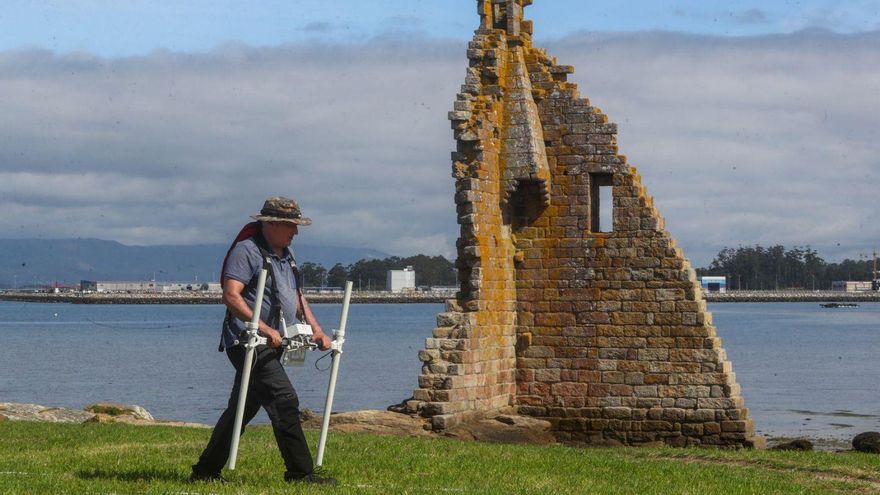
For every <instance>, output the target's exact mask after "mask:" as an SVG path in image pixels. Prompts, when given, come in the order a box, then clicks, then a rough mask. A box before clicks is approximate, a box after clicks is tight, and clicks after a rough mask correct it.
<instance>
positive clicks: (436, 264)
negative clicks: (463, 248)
mask: <svg viewBox="0 0 880 495" xmlns="http://www.w3.org/2000/svg"><path fill="white" fill-rule="evenodd" d="M408 266H411V267H413V270H415V272H416V286H417V287H423V286H450V285H456V284H457V280H456V272H455V265H454V264H453V263H452V262H451V261H449V260H447V259H446V258H444V257H443V256H426V255H423V254H419V255H416V256H410V257H408V258H401V257H398V256H392V257H390V258H384V259H370V260H366V259H363V260H360V261H357V262H355V263H352V264H350V265H343V264H342V263H336V264H335V265H333V266H332V267H330V269H327V268H325V267H324V266H323V265H321V264H320V263H312V262H305V263H303V264H302V265H300V266H299V269H300V271H301V272H302V276H303V285H304V286H306V287H342V286H343V285H345V281H346V280H351V281H352V282H353V284H354V287H355V289H358V290H384V289H385V281H386V278H387V273H388V270H402V269H404V268H406V267H408Z"/></svg>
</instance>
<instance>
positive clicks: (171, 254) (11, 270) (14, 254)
mask: <svg viewBox="0 0 880 495" xmlns="http://www.w3.org/2000/svg"><path fill="white" fill-rule="evenodd" d="M295 247H296V257H297V261H298V262H299V263H300V264H302V263H304V262H307V261H311V262H313V263H320V264H321V265H323V266H324V267H326V268H328V269H329V268H330V267H332V266H333V265H334V264H336V263H342V264H343V265H348V264H351V263H354V262H356V261H358V260H361V259H376V258H386V257H388V256H390V255H389V254H386V253H383V252H380V251H376V250H373V249H366V248H345V247H330V246H309V245H305V244H295ZM228 248H229V246H228V245H227V244H202V245H196V246H126V245H124V244H120V243H118V242H116V241H104V240H100V239H0V287H12V286H13V285H17V286H18V287H25V286H27V287H29V286H32V285H33V284H34V283H35V281H36V283H37V284H40V285H46V284H51V283H54V282H55V281H58V282H59V283H67V284H79V281H80V280H148V279H151V278H153V277H154V276H155V278H156V280H159V281H190V280H194V279H198V280H201V281H216V280H217V277H218V276H219V274H218V272H219V271H220V264H221V262H222V260H223V256H224V255H225V254H226V250H227V249H228Z"/></svg>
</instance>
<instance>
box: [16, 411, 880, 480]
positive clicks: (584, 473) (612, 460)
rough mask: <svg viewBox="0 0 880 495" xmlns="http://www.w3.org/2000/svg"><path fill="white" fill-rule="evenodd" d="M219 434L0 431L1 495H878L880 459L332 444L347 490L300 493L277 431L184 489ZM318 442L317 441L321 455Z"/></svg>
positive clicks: (349, 438) (252, 438) (343, 438)
mask: <svg viewBox="0 0 880 495" xmlns="http://www.w3.org/2000/svg"><path fill="white" fill-rule="evenodd" d="M209 435H210V430H207V429H194V428H173V427H162V426H132V425H125V424H81V425H80V424H76V425H73V424H49V423H31V422H12V421H6V422H3V423H0V493H4V494H5V493H16V494H18V493H21V494H24V493H27V494H32V493H34V494H37V493H53V494H54V493H75V494H81V493H82V494H84V493H88V494H125V493H133V494H140V493H178V494H183V493H187V494H196V493H198V494H207V493H217V494H224V493H230V494H264V493H265V494H269V493H324V492H334V493H358V494H359V493H367V494H370V493H375V494H405V493H430V494H445V493H481V494H482V493H497V494H503V495H511V494H528V493H534V494H554V495H555V494H589V493H609V494H649V493H657V494H700V495H705V494H715V493H723V494H745V493H754V494H770V493H797V494H813V493H840V494H858V493H880V456H877V455H869V454H858V453H845V454H833V453H822V452H816V453H801V452H769V451H765V452H755V451H726V450H714V449H667V448H659V449H658V448H642V449H636V448H628V449H575V448H568V447H562V446H552V447H538V446H522V445H497V444H481V443H473V442H458V441H453V440H438V439H405V438H392V437H379V436H371V435H356V434H332V435H331V436H330V439H329V442H328V445H327V452H326V456H325V467H326V468H327V469H328V470H329V471H330V474H332V475H333V476H335V477H337V478H338V479H339V480H340V486H338V487H335V488H330V487H312V486H291V485H288V484H286V483H284V482H283V481H282V480H281V478H282V473H283V471H284V467H283V465H282V463H281V458H280V456H279V455H278V451H277V448H276V447H275V443H274V438H273V436H272V433H271V431H270V430H269V429H268V428H266V427H257V428H251V429H249V431H248V433H247V434H246V435H245V436H244V438H243V439H242V443H241V451H240V454H239V464H238V469H236V470H235V471H234V472H227V473H226V474H225V476H226V477H227V478H228V479H229V480H230V483H228V484H219V483H193V484H190V483H187V481H186V478H187V476H188V475H189V468H190V465H191V464H192V463H193V462H194V461H195V459H196V458H197V457H198V455H199V453H200V452H201V449H202V448H203V447H204V445H205V443H206V442H207V440H208V436H209ZM316 436H317V435H316V433H315V432H308V437H309V440H310V441H311V442H312V445H314V443H315V441H316Z"/></svg>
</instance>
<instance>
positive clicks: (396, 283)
mask: <svg viewBox="0 0 880 495" xmlns="http://www.w3.org/2000/svg"><path fill="white" fill-rule="evenodd" d="M385 290H387V291H389V292H403V291H408V290H416V272H415V270H413V267H411V266H408V267H406V268H404V269H403V270H388V277H387V278H386V282H385Z"/></svg>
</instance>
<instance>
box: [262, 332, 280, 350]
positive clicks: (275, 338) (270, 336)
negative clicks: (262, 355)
mask: <svg viewBox="0 0 880 495" xmlns="http://www.w3.org/2000/svg"><path fill="white" fill-rule="evenodd" d="M260 333H262V334H263V335H265V336H266V340H268V341H269V347H271V348H273V349H277V348H279V347H281V334H280V333H278V330H275V329H274V328H261V329H260Z"/></svg>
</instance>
